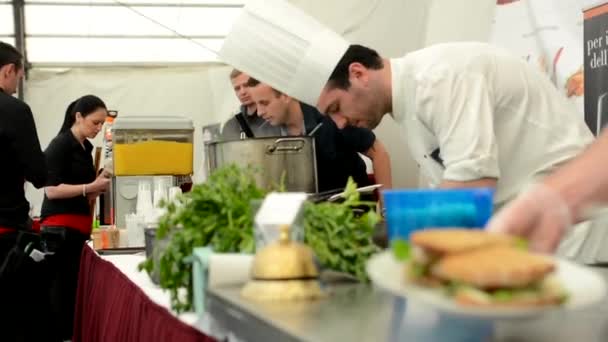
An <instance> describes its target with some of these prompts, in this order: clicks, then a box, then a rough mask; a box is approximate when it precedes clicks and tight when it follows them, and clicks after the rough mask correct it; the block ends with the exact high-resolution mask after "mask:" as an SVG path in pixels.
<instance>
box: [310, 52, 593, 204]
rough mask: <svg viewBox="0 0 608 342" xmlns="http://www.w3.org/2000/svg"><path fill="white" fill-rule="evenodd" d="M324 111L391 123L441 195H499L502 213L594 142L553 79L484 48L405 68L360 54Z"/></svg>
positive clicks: (330, 92)
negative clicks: (477, 190)
mask: <svg viewBox="0 0 608 342" xmlns="http://www.w3.org/2000/svg"><path fill="white" fill-rule="evenodd" d="M318 107H319V108H320V110H321V111H324V112H326V113H328V114H330V115H339V116H343V117H345V118H346V119H347V120H348V121H349V122H351V123H352V124H354V125H358V126H362V127H371V128H373V127H376V126H377V125H378V124H379V122H380V120H381V119H382V117H383V116H384V115H386V114H387V113H391V114H390V115H391V116H392V117H393V119H395V121H396V122H397V123H398V124H399V125H400V126H401V129H402V130H403V133H404V136H405V137H406V139H407V141H408V143H409V146H410V150H411V151H412V153H413V156H414V158H415V159H416V161H418V163H419V164H420V165H421V167H422V171H423V172H425V173H426V174H427V175H429V176H430V177H431V180H432V181H434V182H435V184H434V185H436V186H439V187H443V188H458V187H479V186H483V187H493V188H496V196H495V203H496V204H499V205H501V204H503V203H504V202H505V201H508V200H510V199H512V198H513V197H514V196H515V195H516V194H517V193H518V192H519V191H521V190H522V189H523V188H524V187H526V186H527V185H528V184H529V183H531V182H533V181H534V180H535V179H537V177H540V176H542V175H545V174H547V173H549V172H550V171H552V170H554V169H555V168H556V167H557V166H559V165H561V164H562V163H564V162H566V161H568V160H570V159H572V158H573V157H574V156H576V155H577V154H578V153H580V152H581V151H583V149H584V148H585V147H586V145H587V144H589V143H590V142H591V141H592V135H591V132H590V131H589V129H588V128H587V126H586V125H585V122H584V120H583V117H582V116H581V115H580V114H578V113H577V112H576V110H575V109H574V108H572V107H571V105H569V104H568V102H567V101H566V99H565V97H564V96H562V95H561V94H559V92H558V91H557V89H555V87H554V86H553V84H551V82H550V81H549V80H548V79H547V77H546V76H545V75H543V74H542V73H540V72H539V71H537V70H536V69H534V68H533V67H531V66H530V65H528V64H527V63H525V62H524V61H522V60H520V59H518V58H516V57H514V56H511V55H510V54H508V53H506V52H505V51H502V50H501V49H499V48H496V47H493V46H490V45H488V44H483V43H452V44H441V45H436V46H432V47H429V48H425V49H422V50H418V51H414V52H412V53H409V54H407V55H405V56H404V57H402V58H396V59H386V58H382V57H380V56H379V55H378V53H376V51H374V50H372V49H369V48H367V47H364V46H360V45H351V46H349V48H348V49H347V50H346V53H345V54H344V55H343V56H342V58H341V59H340V60H339V61H338V62H337V65H336V66H335V68H334V69H333V72H332V73H331V75H330V77H329V80H328V82H327V83H326V85H325V87H324V89H323V91H322V92H321V94H320V97H319V100H318ZM433 152H435V154H438V156H437V158H433V155H434V153H433Z"/></svg>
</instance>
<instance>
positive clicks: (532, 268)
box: [431, 246, 555, 289]
mask: <svg viewBox="0 0 608 342" xmlns="http://www.w3.org/2000/svg"><path fill="white" fill-rule="evenodd" d="M554 269H555V265H554V264H553V262H552V261H551V260H549V258H547V257H545V256H542V255H537V254H532V253H530V252H527V251H523V250H520V249H516V248H513V247H508V246H493V247H485V248H480V249H476V250H473V251H470V252H466V253H459V254H452V255H448V256H446V257H445V258H442V259H441V260H439V261H438V262H437V264H435V266H434V267H433V269H432V270H431V272H432V273H433V275H435V276H436V277H439V278H441V279H443V280H447V281H452V282H460V283H467V284H469V285H471V286H475V287H478V288H482V289H496V288H502V287H526V286H528V285H530V284H532V283H535V282H538V281H539V280H541V279H543V278H544V277H545V276H546V275H548V274H549V273H551V272H553V271H554Z"/></svg>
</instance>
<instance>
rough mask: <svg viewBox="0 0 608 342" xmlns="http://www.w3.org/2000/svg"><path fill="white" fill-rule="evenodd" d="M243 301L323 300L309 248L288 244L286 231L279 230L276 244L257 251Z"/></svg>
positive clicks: (291, 242) (299, 244)
mask: <svg viewBox="0 0 608 342" xmlns="http://www.w3.org/2000/svg"><path fill="white" fill-rule="evenodd" d="M251 276H252V280H250V281H249V282H248V283H247V284H246V285H245V287H244V288H243V290H242V291H241V295H242V296H243V297H246V298H249V299H254V300H302V299H315V298H320V297H323V296H324V295H325V294H324V292H323V291H322V290H321V288H320V286H319V280H318V277H319V272H318V270H317V267H316V265H315V263H314V254H313V252H312V250H311V249H310V247H308V246H306V245H304V244H301V243H298V242H294V241H291V240H290V238H289V227H288V226H283V227H281V235H280V238H279V241H277V242H275V243H272V244H270V245H268V246H266V247H265V248H263V249H262V250H260V251H259V252H258V253H257V254H256V256H255V258H254V261H253V265H252V270H251Z"/></svg>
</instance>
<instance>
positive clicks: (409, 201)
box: [382, 188, 494, 241]
mask: <svg viewBox="0 0 608 342" xmlns="http://www.w3.org/2000/svg"><path fill="white" fill-rule="evenodd" d="M382 196H383V198H384V207H385V208H386V224H387V233H388V238H389V241H390V240H393V239H394V238H401V239H406V240H407V239H409V235H410V234H411V233H412V232H413V231H416V230H420V229H424V228H431V227H435V228H436V227H466V228H482V227H484V226H485V224H486V223H487V222H488V220H489V219H490V216H491V215H492V209H493V203H492V199H493V197H494V189H492V188H467V189H432V190H431V189H425V190H386V191H383V192H382Z"/></svg>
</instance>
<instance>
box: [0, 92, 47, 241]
mask: <svg viewBox="0 0 608 342" xmlns="http://www.w3.org/2000/svg"><path fill="white" fill-rule="evenodd" d="M0 161H1V162H2V167H0V194H1V195H0V227H7V228H16V229H25V228H27V226H28V222H29V221H30V220H29V211H30V204H29V203H28V201H27V200H26V199H25V182H26V181H28V182H30V183H32V184H33V185H34V186H35V187H36V188H41V187H43V186H44V184H45V182H46V162H45V160H44V155H43V154H42V150H41V148H40V141H39V140H38V134H37V133H36V124H35V123H34V116H33V115H32V111H31V109H30V107H29V106H28V105H27V104H25V103H24V102H23V101H21V100H19V99H16V98H14V97H13V96H10V95H8V94H6V93H4V91H2V89H0Z"/></svg>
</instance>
